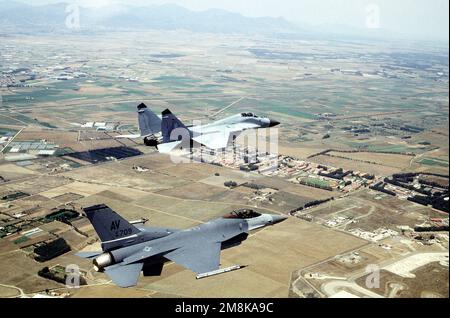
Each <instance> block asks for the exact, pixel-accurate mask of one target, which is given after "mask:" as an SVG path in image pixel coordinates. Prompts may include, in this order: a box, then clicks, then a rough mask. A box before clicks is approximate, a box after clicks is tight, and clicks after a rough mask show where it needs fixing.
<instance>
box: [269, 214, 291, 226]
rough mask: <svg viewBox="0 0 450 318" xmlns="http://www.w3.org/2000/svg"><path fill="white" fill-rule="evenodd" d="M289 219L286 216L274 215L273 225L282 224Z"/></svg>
mask: <svg viewBox="0 0 450 318" xmlns="http://www.w3.org/2000/svg"><path fill="white" fill-rule="evenodd" d="M287 218H288V217H287V216H284V215H272V223H273V224H276V223H280V222H283V221H284V220H286V219H287Z"/></svg>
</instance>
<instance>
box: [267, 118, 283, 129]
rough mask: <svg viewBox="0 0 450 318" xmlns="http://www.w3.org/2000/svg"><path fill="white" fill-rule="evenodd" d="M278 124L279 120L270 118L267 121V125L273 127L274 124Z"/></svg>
mask: <svg viewBox="0 0 450 318" xmlns="http://www.w3.org/2000/svg"><path fill="white" fill-rule="evenodd" d="M279 124H280V122H279V121H276V120H273V119H271V120H270V123H269V127H275V126H278V125H279Z"/></svg>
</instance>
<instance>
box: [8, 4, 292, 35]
mask: <svg viewBox="0 0 450 318" xmlns="http://www.w3.org/2000/svg"><path fill="white" fill-rule="evenodd" d="M66 9H67V4H64V3H61V4H54V5H43V6H30V5H27V4H23V3H16V2H11V1H3V2H1V1H0V26H8V27H15V28H19V29H23V30H26V29H29V30H30V31H32V30H33V29H30V28H34V27H37V28H38V29H39V30H45V29H46V28H48V30H49V31H50V30H51V31H54V30H55V28H56V29H57V28H64V26H65V21H66V18H67V16H68V13H66ZM80 25H81V28H82V29H92V28H97V27H101V28H111V29H159V30H178V29H184V30H189V31H194V32H212V33H216V32H218V33H278V32H297V31H298V27H297V26H295V25H294V24H291V23H290V22H288V21H286V20H285V19H283V18H270V17H264V18H248V17H244V16H242V15H240V14H237V13H230V12H227V11H224V10H207V11H201V12H197V11H191V10H188V9H185V8H183V7H181V6H178V5H161V6H154V5H152V6H146V7H135V6H122V5H121V6H109V7H103V8H100V9H93V8H80Z"/></svg>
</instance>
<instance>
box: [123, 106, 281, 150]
mask: <svg viewBox="0 0 450 318" xmlns="http://www.w3.org/2000/svg"><path fill="white" fill-rule="evenodd" d="M137 108H138V120H139V130H140V135H122V136H117V137H116V138H131V139H133V138H143V139H144V142H145V144H146V145H147V146H153V147H156V148H158V150H159V151H160V152H162V153H167V152H170V151H172V150H173V149H176V148H188V147H192V144H193V143H194V142H196V143H198V144H200V145H203V146H206V147H207V148H209V149H212V150H217V149H223V148H226V147H228V146H229V145H231V144H232V142H233V141H234V140H235V139H236V138H237V137H238V136H239V134H241V133H242V132H243V131H245V130H248V129H260V128H270V127H275V126H278V125H279V124H280V122H278V121H276V120H272V119H269V118H264V117H258V116H257V115H255V114H253V113H241V114H237V115H234V116H230V117H227V118H224V119H221V120H217V121H215V122H212V123H209V124H206V125H197V126H186V125H184V124H183V123H182V122H181V121H180V120H179V119H178V118H177V117H176V116H175V115H174V114H172V112H171V111H170V110H168V109H166V110H165V111H163V112H162V116H161V117H159V116H157V115H156V114H155V113H154V112H152V111H151V110H150V109H149V108H147V106H146V105H145V104H143V103H142V104H140V105H139V106H138V107H137Z"/></svg>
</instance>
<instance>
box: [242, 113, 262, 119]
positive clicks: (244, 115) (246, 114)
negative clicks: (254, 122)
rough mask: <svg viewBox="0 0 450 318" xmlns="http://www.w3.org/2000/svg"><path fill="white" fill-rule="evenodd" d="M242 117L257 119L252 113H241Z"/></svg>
mask: <svg viewBox="0 0 450 318" xmlns="http://www.w3.org/2000/svg"><path fill="white" fill-rule="evenodd" d="M241 116H242V117H253V118H258V116H256V115H255V114H253V113H242V114H241Z"/></svg>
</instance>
